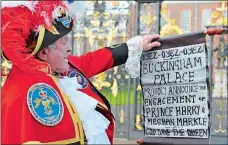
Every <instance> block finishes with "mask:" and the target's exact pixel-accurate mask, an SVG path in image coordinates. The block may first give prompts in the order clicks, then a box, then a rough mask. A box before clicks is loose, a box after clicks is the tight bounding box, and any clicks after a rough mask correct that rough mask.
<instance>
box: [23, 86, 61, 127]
mask: <svg viewBox="0 0 228 145" xmlns="http://www.w3.org/2000/svg"><path fill="white" fill-rule="evenodd" d="M27 105H28V108H29V111H30V112H31V114H32V116H33V117H34V118H35V119H36V120H37V121H38V122H40V123H41V124H43V125H46V126H54V125H57V124H58V123H59V122H60V121H61V120H62V118H63V113H64V108H63V103H62V100H61V98H60V96H59V94H58V92H57V91H56V90H55V89H54V88H53V87H51V86H50V85H48V84H45V83H37V84H35V85H33V86H32V87H30V89H29V91H28V93H27Z"/></svg>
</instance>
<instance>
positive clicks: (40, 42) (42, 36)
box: [31, 26, 45, 55]
mask: <svg viewBox="0 0 228 145" xmlns="http://www.w3.org/2000/svg"><path fill="white" fill-rule="evenodd" d="M44 34H45V28H44V27H43V26H41V29H40V33H39V36H38V40H37V44H36V47H35V49H34V50H33V52H32V54H31V55H35V54H36V53H37V52H38V51H39V50H40V47H41V45H42V42H43V39H44Z"/></svg>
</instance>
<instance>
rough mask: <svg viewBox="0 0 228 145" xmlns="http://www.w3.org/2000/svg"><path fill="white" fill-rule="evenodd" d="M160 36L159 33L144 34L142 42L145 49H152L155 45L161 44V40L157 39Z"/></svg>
mask: <svg viewBox="0 0 228 145" xmlns="http://www.w3.org/2000/svg"><path fill="white" fill-rule="evenodd" d="M159 38H160V35H159V34H153V35H149V34H147V35H144V36H142V39H143V43H142V46H143V51H147V50H150V49H152V48H154V47H159V46H161V43H160V42H158V41H155V40H157V39H159ZM153 41H154V42H153Z"/></svg>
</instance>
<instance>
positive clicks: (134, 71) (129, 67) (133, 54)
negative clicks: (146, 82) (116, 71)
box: [125, 36, 143, 78]
mask: <svg viewBox="0 0 228 145" xmlns="http://www.w3.org/2000/svg"><path fill="white" fill-rule="evenodd" d="M142 42H143V38H142V37H141V36H135V37H133V38H131V39H129V40H128V41H127V42H126V43H127V46H128V59H127V62H126V64H125V69H126V71H127V72H128V74H129V75H130V76H131V77H132V78H137V77H139V76H140V58H141V55H142V51H143V46H142Z"/></svg>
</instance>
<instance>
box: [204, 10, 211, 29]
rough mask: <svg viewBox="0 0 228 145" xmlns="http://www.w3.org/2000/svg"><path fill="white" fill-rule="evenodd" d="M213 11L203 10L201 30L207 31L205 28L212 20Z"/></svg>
mask: <svg viewBox="0 0 228 145" xmlns="http://www.w3.org/2000/svg"><path fill="white" fill-rule="evenodd" d="M211 11H212V10H211V9H203V10H202V16H201V18H202V19H201V29H205V26H207V25H208V20H210V18H211Z"/></svg>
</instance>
